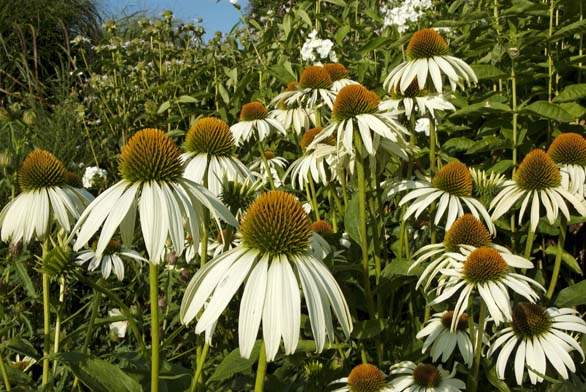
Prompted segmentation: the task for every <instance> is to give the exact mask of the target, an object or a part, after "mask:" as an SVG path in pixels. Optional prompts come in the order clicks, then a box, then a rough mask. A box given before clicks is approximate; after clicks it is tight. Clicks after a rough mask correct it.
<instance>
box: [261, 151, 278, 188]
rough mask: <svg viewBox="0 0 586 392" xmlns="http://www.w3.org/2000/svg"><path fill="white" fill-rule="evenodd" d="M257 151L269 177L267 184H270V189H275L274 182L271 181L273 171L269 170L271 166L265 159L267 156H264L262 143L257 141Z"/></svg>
mask: <svg viewBox="0 0 586 392" xmlns="http://www.w3.org/2000/svg"><path fill="white" fill-rule="evenodd" d="M258 151H259V152H260V159H262V163H263V165H264V166H265V170H266V172H267V177H268V179H269V185H270V186H271V190H273V191H274V190H275V189H277V188H276V187H275V183H274V181H273V173H272V172H271V168H270V167H269V162H268V161H267V157H266V156H265V150H264V147H263V143H262V142H259V143H258Z"/></svg>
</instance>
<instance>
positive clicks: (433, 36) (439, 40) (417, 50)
mask: <svg viewBox="0 0 586 392" xmlns="http://www.w3.org/2000/svg"><path fill="white" fill-rule="evenodd" d="M447 54H448V44H447V43H446V41H445V40H444V39H443V37H442V36H441V35H440V34H439V33H438V32H437V31H435V30H434V29H423V30H419V31H416V32H415V33H414V34H413V36H412V37H411V40H410V41H409V45H407V58H408V59H409V60H416V59H426V58H430V57H433V56H445V55H447Z"/></svg>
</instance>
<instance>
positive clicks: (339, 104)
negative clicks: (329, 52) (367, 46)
mask: <svg viewBox="0 0 586 392" xmlns="http://www.w3.org/2000/svg"><path fill="white" fill-rule="evenodd" d="M379 103H380V98H379V96H378V95H377V94H376V93H374V92H372V91H369V90H368V89H367V88H366V87H364V86H362V85H360V84H351V85H349V86H346V87H344V88H342V89H341V90H340V92H339V93H338V95H337V96H336V101H335V103H334V108H333V110H332V121H331V122H330V124H329V125H328V126H327V127H326V128H324V130H323V131H322V132H321V133H319V134H318V135H317V136H316V137H315V139H314V140H313V143H312V144H311V145H310V148H312V147H313V146H314V145H317V143H321V142H322V141H323V140H324V139H326V138H328V137H330V136H332V135H334V134H336V137H337V139H336V145H337V147H338V151H340V150H342V149H343V150H345V151H346V152H348V153H349V154H351V155H354V154H353V151H354V147H353V140H354V133H355V132H357V134H358V135H359V136H360V138H361V140H362V144H363V145H364V148H365V149H366V152H367V153H368V154H370V155H375V153H376V151H377V149H378V147H379V143H380V140H381V138H383V139H387V140H389V141H390V142H391V143H389V144H390V147H389V148H390V152H391V153H393V154H394V155H396V156H398V157H400V158H406V157H407V148H408V144H407V143H406V142H405V139H404V138H403V136H404V135H408V134H409V132H408V131H407V130H406V129H405V128H404V127H403V126H402V125H401V124H399V122H398V121H397V115H398V113H397V112H389V111H382V110H380V108H379Z"/></svg>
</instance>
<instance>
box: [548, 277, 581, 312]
mask: <svg viewBox="0 0 586 392" xmlns="http://www.w3.org/2000/svg"><path fill="white" fill-rule="evenodd" d="M584 304H586V280H583V281H581V282H579V283H576V284H574V285H571V286H570V287H566V288H565V289H563V290H561V291H560V293H559V294H558V296H557V298H556V299H555V306H557V307H559V308H562V307H566V306H578V305H584Z"/></svg>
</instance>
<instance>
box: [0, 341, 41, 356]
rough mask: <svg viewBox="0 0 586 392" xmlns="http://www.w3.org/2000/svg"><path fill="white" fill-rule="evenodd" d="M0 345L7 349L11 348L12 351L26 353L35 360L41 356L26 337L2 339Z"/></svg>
mask: <svg viewBox="0 0 586 392" xmlns="http://www.w3.org/2000/svg"><path fill="white" fill-rule="evenodd" d="M0 347H2V348H7V349H9V350H12V351H14V352H16V353H19V354H23V355H28V356H29V357H31V358H34V359H37V360H38V359H40V358H41V356H40V355H39V353H38V352H37V350H36V349H35V348H34V347H33V345H32V344H31V342H29V341H28V340H26V339H21V338H12V339H8V340H5V341H3V342H2V344H0Z"/></svg>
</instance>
